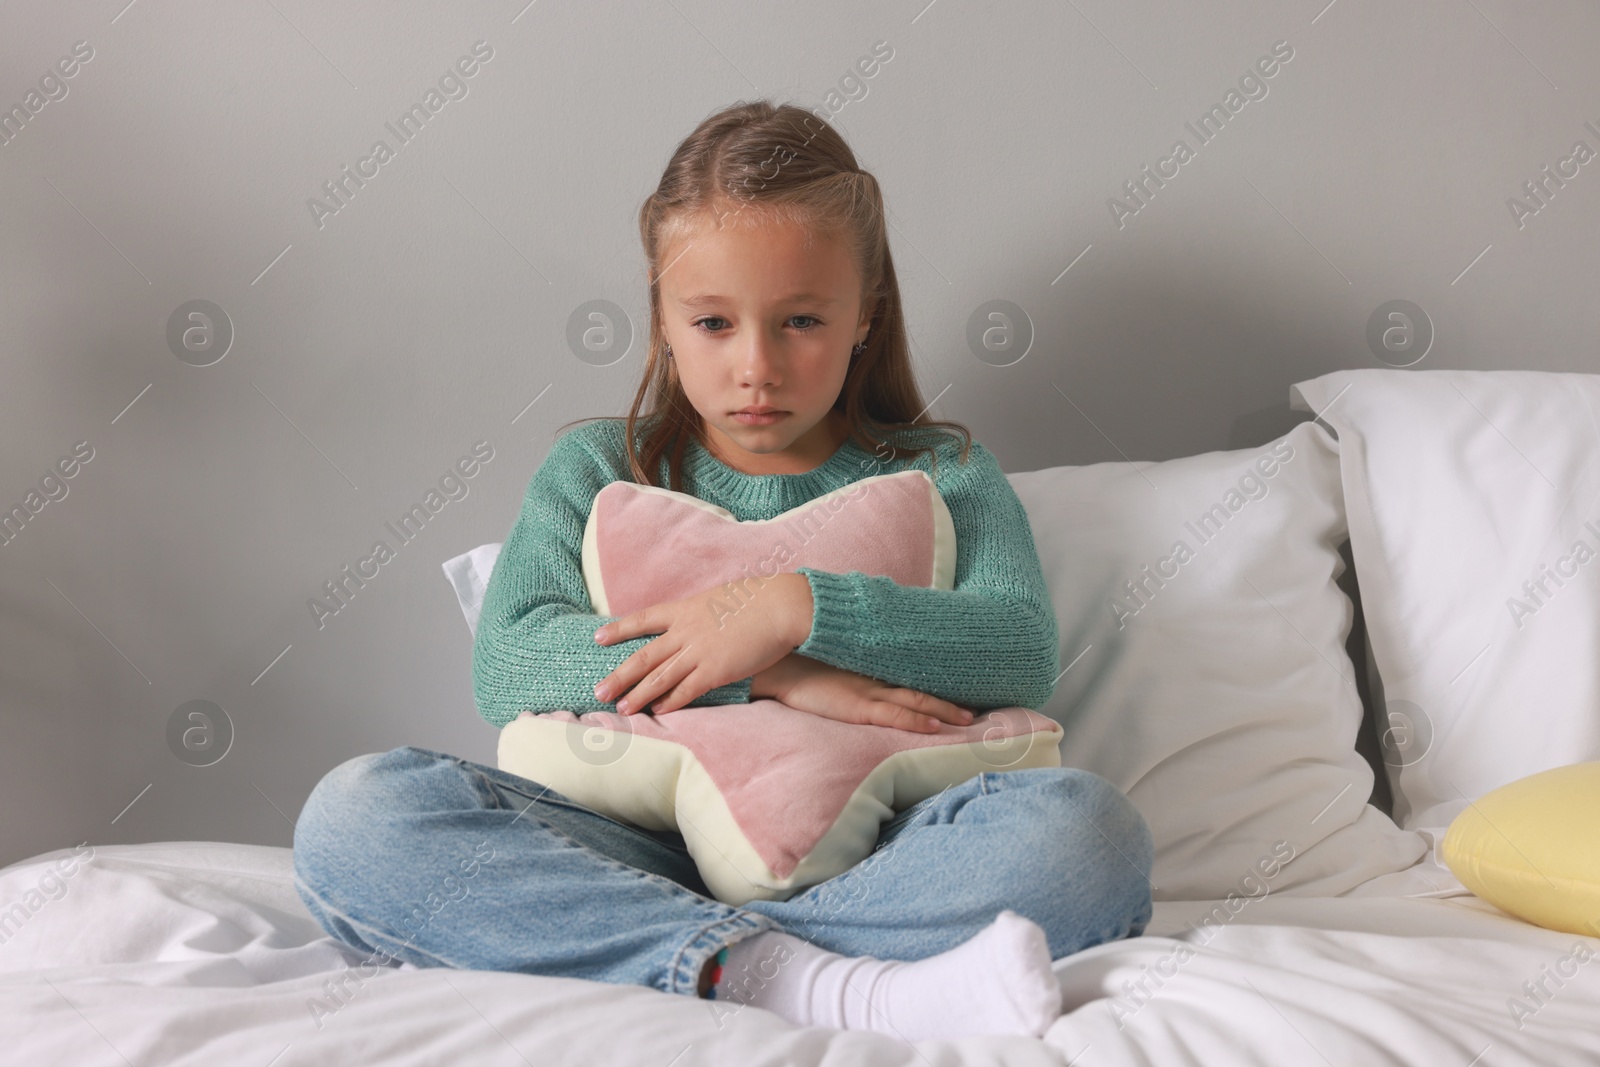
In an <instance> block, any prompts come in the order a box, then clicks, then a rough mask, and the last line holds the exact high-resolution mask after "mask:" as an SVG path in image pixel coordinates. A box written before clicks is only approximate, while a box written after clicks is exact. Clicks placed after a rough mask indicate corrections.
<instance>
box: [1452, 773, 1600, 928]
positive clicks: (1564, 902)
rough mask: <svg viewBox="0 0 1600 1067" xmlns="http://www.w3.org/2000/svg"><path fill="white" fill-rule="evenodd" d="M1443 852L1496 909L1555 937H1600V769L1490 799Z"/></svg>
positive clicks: (1520, 784) (1539, 779) (1522, 785)
mask: <svg viewBox="0 0 1600 1067" xmlns="http://www.w3.org/2000/svg"><path fill="white" fill-rule="evenodd" d="M1439 850H1440V852H1441V853H1442V855H1443V857H1444V861H1445V863H1446V864H1448V865H1449V867H1450V870H1451V871H1453V872H1455V876H1456V877H1457V878H1459V879H1461V883H1462V884H1463V885H1465V886H1466V887H1467V888H1468V889H1470V890H1472V891H1473V892H1474V893H1476V894H1477V895H1478V896H1480V897H1482V898H1483V899H1484V900H1487V901H1488V902H1489V903H1491V904H1493V905H1495V906H1496V907H1498V908H1500V909H1502V910H1504V911H1508V912H1510V913H1511V914H1512V915H1515V916H1517V917H1518V918H1521V919H1526V920H1528V921H1529V922H1531V923H1534V924H1535V925H1537V926H1543V927H1546V928H1548V929H1551V930H1565V931H1566V932H1567V933H1571V934H1597V933H1600V763H1574V764H1572V765H1571V766H1570V767H1556V768H1554V769H1552V770H1548V771H1540V772H1539V773H1538V774H1534V775H1529V776H1528V777H1527V778H1523V779H1521V780H1519V781H1515V782H1512V783H1511V784H1510V785H1503V786H1501V787H1500V788H1499V789H1496V790H1494V791H1493V792H1491V793H1487V794H1485V795H1484V796H1482V797H1480V798H1478V800H1477V802H1476V803H1474V804H1473V805H1472V806H1471V807H1469V808H1467V810H1466V811H1463V812H1462V813H1461V814H1460V815H1458V816H1456V818H1455V821H1454V822H1452V823H1451V824H1450V829H1449V830H1448V831H1447V832H1446V833H1445V835H1444V842H1443V843H1442V844H1441V845H1440V846H1439Z"/></svg>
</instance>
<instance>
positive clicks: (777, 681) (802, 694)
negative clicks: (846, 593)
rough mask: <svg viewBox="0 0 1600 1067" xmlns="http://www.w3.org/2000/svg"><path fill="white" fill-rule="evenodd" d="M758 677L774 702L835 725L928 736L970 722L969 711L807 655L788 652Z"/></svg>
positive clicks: (946, 701)
mask: <svg viewBox="0 0 1600 1067" xmlns="http://www.w3.org/2000/svg"><path fill="white" fill-rule="evenodd" d="M762 678H763V686H762V688H764V689H766V690H768V691H769V692H770V693H771V695H772V698H773V699H774V700H777V701H780V702H782V703H784V704H787V705H788V706H789V707H791V708H794V709H796V710H798V711H807V712H810V713H811V714H813V715H821V716H822V717H823V718H827V719H837V720H839V721H840V722H853V723H862V724H867V725H873V726H892V727H894V728H895V729H897V730H913V731H915V732H917V733H927V734H931V733H937V732H938V730H939V723H940V722H947V723H950V724H951V725H953V726H967V725H969V724H970V723H971V722H972V712H970V711H968V710H967V709H966V708H962V707H958V706H956V705H955V704H952V703H950V702H949V701H948V700H940V699H939V698H938V697H936V696H932V695H930V694H928V693H921V692H918V691H917V690H915V689H902V688H899V687H896V686H892V685H887V684H885V683H884V682H881V681H879V680H878V679H876V678H868V677H867V676H866V675H864V674H857V673H855V672H854V671H847V670H844V669H842V668H839V667H835V666H833V665H832V664H830V663H823V662H822V661H821V660H815V659H812V658H811V657H809V656H800V655H796V654H794V653H790V654H789V655H787V656H785V657H783V658H782V659H781V660H779V661H778V662H777V663H775V664H773V665H772V666H771V667H769V668H767V670H766V671H765V672H763V676H762ZM753 696H754V694H752V697H753Z"/></svg>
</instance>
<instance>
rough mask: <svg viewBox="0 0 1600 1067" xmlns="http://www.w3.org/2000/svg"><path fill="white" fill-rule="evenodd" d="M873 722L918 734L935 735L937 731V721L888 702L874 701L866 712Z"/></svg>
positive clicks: (901, 705) (903, 706)
mask: <svg viewBox="0 0 1600 1067" xmlns="http://www.w3.org/2000/svg"><path fill="white" fill-rule="evenodd" d="M868 714H869V715H870V716H871V719H872V721H873V722H875V723H876V724H877V725H879V726H892V727H894V728H895V729H897V730H910V731H912V732H914V733H919V734H931V733H935V732H937V731H938V729H939V722H938V720H937V719H931V718H929V717H928V716H926V715H920V714H918V713H917V712H915V711H912V710H911V709H910V708H908V707H906V706H905V705H903V704H891V703H889V702H888V701H884V700H878V701H874V702H873V704H872V707H871V710H870V711H869V712H868Z"/></svg>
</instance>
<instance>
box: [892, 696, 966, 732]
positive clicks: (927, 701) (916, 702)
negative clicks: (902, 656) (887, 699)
mask: <svg viewBox="0 0 1600 1067" xmlns="http://www.w3.org/2000/svg"><path fill="white" fill-rule="evenodd" d="M894 696H895V699H896V701H897V702H898V703H902V704H905V705H906V706H907V707H909V708H911V709H912V710H913V711H916V712H919V713H921V714H923V715H930V716H932V717H933V718H935V719H938V720H940V721H941V722H947V723H949V724H950V725H952V726H969V725H971V723H972V712H970V711H968V710H967V709H966V708H963V707H960V706H959V705H956V704H952V703H950V702H949V701H948V700H940V699H939V698H938V697H936V696H933V695H932V694H931V693H922V692H918V691H917V690H915V689H896V690H894Z"/></svg>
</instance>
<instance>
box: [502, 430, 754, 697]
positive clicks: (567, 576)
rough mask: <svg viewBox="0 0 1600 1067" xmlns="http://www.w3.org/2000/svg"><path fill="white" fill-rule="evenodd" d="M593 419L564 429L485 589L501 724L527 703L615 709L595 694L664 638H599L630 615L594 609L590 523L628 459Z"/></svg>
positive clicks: (726, 693) (742, 692)
mask: <svg viewBox="0 0 1600 1067" xmlns="http://www.w3.org/2000/svg"><path fill="white" fill-rule="evenodd" d="M585 429H586V428H585V427H580V428H578V429H576V430H573V431H570V432H568V433H566V434H564V435H562V437H561V438H560V439H559V440H557V441H556V443H555V445H554V446H553V447H552V448H551V450H550V454H549V455H548V456H547V457H545V461H544V463H543V464H541V465H540V467H539V469H538V471H537V472H535V473H534V476H533V479H532V481H530V482H529V484H528V491H527V494H526V496H525V497H524V498H523V502H522V510H521V512H520V513H519V514H518V516H517V519H516V523H515V524H514V525H513V526H512V528H511V533H510V535H509V536H508V537H507V538H506V540H505V542H504V544H502V545H501V548H500V555H499V557H498V558H497V559H496V560H495V564H494V570H493V571H492V572H491V573H490V575H489V584H488V587H487V588H486V589H485V591H484V596H483V611H482V614H481V615H480V616H479V618H478V630H477V634H476V636H475V637H474V639H473V647H472V684H473V696H474V698H475V699H476V701H477V705H478V713H479V714H480V715H482V716H483V717H484V718H485V719H486V720H488V721H489V722H490V723H492V724H494V725H495V726H504V725H505V724H506V723H508V722H510V721H511V720H512V719H515V718H516V717H517V715H518V714H519V713H520V712H521V711H523V710H528V711H533V712H539V713H542V712H547V711H556V710H561V709H565V710H568V711H572V712H575V713H578V714H582V713H584V712H587V711H606V710H615V706H614V704H607V703H602V702H601V701H599V700H597V699H596V698H595V695H594V687H595V684H596V683H597V682H599V681H600V679H601V678H604V677H605V676H606V675H607V674H609V673H611V672H612V671H613V670H615V669H616V668H617V667H619V666H621V664H622V661H623V660H625V659H627V658H628V657H629V656H631V655H632V654H633V653H634V652H635V651H637V650H638V649H640V648H642V647H644V646H645V645H646V644H648V643H650V642H651V641H653V640H655V636H654V635H648V636H644V637H636V638H632V639H630V640H627V641H617V642H614V643H612V644H610V645H600V644H597V643H596V642H595V639H594V632H595V631H596V630H597V629H599V628H600V627H601V626H604V625H605V624H606V623H608V622H611V621H613V620H615V619H617V618H620V616H616V615H596V614H595V613H594V611H593V604H592V603H591V602H590V600H589V592H588V589H587V588H586V587H585V585H584V581H583V531H584V526H585V525H586V524H587V522H588V518H589V507H590V504H591V503H592V502H593V501H594V498H595V494H597V493H599V492H600V490H601V489H602V488H604V487H605V486H606V485H607V484H609V483H610V482H613V481H617V480H620V479H621V477H622V476H623V475H622V473H621V471H622V469H623V468H624V467H625V460H623V459H618V460H615V461H613V460H612V459H610V458H609V457H606V456H604V455H597V454H596V452H595V451H594V449H593V448H592V446H591V443H590V442H591V439H590V437H589V435H587V434H585V433H584V430H585ZM591 433H592V431H591ZM750 682H751V679H750V678H743V679H740V680H739V681H736V682H730V683H728V684H727V685H724V686H719V687H718V688H716V689H712V690H710V691H709V692H707V693H705V694H704V695H702V696H700V697H698V698H697V699H695V700H692V701H690V705H691V706H695V705H708V704H735V703H746V702H748V701H749V699H750ZM619 696H620V694H619Z"/></svg>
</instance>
